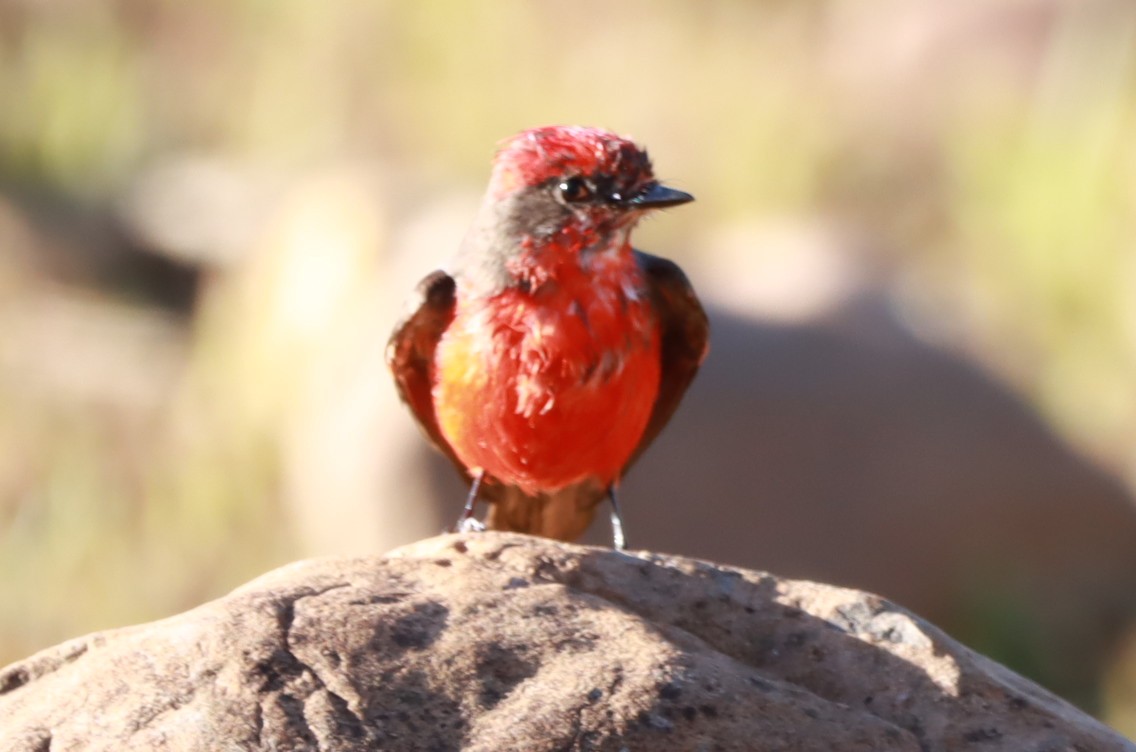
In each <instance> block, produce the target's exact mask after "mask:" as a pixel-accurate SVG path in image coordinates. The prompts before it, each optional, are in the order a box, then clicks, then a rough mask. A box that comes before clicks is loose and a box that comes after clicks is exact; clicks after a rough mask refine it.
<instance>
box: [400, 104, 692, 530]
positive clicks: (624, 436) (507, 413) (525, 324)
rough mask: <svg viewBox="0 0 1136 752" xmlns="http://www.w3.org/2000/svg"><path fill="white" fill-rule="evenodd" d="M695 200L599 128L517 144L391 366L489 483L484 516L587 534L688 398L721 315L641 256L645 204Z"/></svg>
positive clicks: (482, 486) (459, 457) (426, 287)
mask: <svg viewBox="0 0 1136 752" xmlns="http://www.w3.org/2000/svg"><path fill="white" fill-rule="evenodd" d="M691 200H693V197H692V196H691V195H689V194H687V193H683V192H682V191H677V190H674V189H671V188H665V187H663V186H662V185H660V184H659V182H658V181H657V180H655V177H654V175H653V173H652V170H651V163H650V160H649V159H648V158H647V154H646V152H645V151H643V150H641V149H640V148H639V147H637V146H636V145H635V144H634V143H632V142H631V141H629V140H627V139H625V138H621V137H620V136H617V135H615V134H613V133H609V132H607V131H602V130H598V129H593V128H580V127H560V126H557V127H547V128H537V129H534V130H529V131H525V132H523V133H520V134H519V135H517V136H514V137H513V138H512V139H509V140H508V141H506V142H505V143H504V145H503V146H502V148H501V149H500V150H499V151H498V153H497V157H496V159H495V160H494V164H493V173H492V177H491V178H490V181H489V189H488V191H487V192H486V194H485V199H484V201H483V202H482V205H481V209H480V210H479V212H478V214H477V218H476V220H475V221H474V224H473V227H472V229H471V230H470V231H469V233H468V235H467V236H466V238H465V241H464V242H463V243H462V246H461V249H460V251H459V253H458V256H457V258H456V262H455V264H454V265H453V273H452V276H451V275H450V274H446V273H445V272H442V271H436V272H434V273H433V274H431V275H430V276H428V277H426V279H424V280H423V281H422V282H421V284H419V286H418V290H417V293H418V297H417V300H416V301H415V305H414V306H413V308H412V312H411V313H410V315H409V316H407V317H406V318H405V319H404V320H403V321H402V322H400V323H399V324H398V326H396V327H395V330H394V334H393V336H392V337H391V341H390V345H389V346H388V349H387V361H388V364H389V365H390V368H391V372H392V373H393V374H394V379H395V383H396V384H397V387H398V390H399V394H400V395H401V396H402V399H403V400H404V401H405V402H406V403H407V404H408V405H409V406H410V408H411V410H412V411H413V412H414V416H415V417H416V418H417V419H418V423H419V424H420V425H421V427H422V428H423V430H424V431H425V432H426V435H427V436H428V437H429V439H430V440H431V441H432V442H433V443H434V445H435V446H437V447H438V448H439V449H440V450H441V451H442V452H444V453H445V454H446V455H447V456H448V457H449V458H450V459H451V460H452V461H453V463H454V464H455V465H456V466H457V468H458V470H459V471H460V472H461V473H462V474H463V475H464V476H465V477H466V478H467V480H469V481H470V483H471V486H470V491H469V497H468V499H467V501H466V507H465V511H464V513H463V515H462V518H461V519H460V521H459V523H458V528H459V529H470V528H474V529H476V528H480V527H481V525H480V523H477V522H476V520H475V519H474V516H473V513H474V505H475V503H476V501H477V499H478V495H479V493H480V494H481V495H482V497H483V499H484V500H486V501H489V502H491V503H492V506H491V508H490V511H489V514H488V518H487V520H486V525H487V526H488V527H489V528H493V529H498V530H515V531H519V532H526V533H534V534H537V535H544V536H548V537H551V538H559V539H562V540H572V539H575V538H577V537H579V536H580V535H581V534H582V533H583V532H584V530H585V529H586V528H587V527H588V524H589V523H590V522H591V519H592V516H593V514H594V513H595V509H596V506H597V505H598V504H599V503H600V502H601V501H602V500H603V498H604V496H608V497H609V498H610V499H611V502H612V527H613V538H614V542H615V546H616V547H617V548H622V547H623V545H624V539H623V532H622V527H623V525H622V520H621V518H620V513H619V505H618V502H617V500H616V495H615V494H616V486H617V485H618V483H619V480H620V478H621V477H622V475H623V474H624V473H625V472H626V470H627V468H628V466H629V465H630V464H631V463H632V462H634V460H635V459H636V458H637V457H638V456H639V454H640V453H641V452H642V451H643V450H644V449H646V447H647V445H649V444H650V443H651V441H652V440H654V438H655V436H657V435H658V433H659V431H661V430H662V428H663V426H664V425H665V424H666V422H667V421H668V420H669V419H670V417H671V414H672V413H673V412H674V410H675V408H676V407H678V403H679V401H680V400H681V399H682V395H683V393H684V392H685V391H686V388H687V386H689V385H690V382H691V380H692V379H693V378H694V375H695V373H696V372H697V370H698V366H699V365H700V364H701V362H702V359H703V357H704V356H705V355H706V350H707V339H708V334H709V324H708V322H707V320H706V314H705V312H704V311H703V310H702V306H701V305H700V304H699V302H698V298H697V297H696V296H695V294H694V290H693V289H692V288H691V286H690V283H689V282H688V281H687V279H686V276H685V275H684V274H683V273H682V270H681V269H679V267H678V266H677V265H675V264H674V263H672V262H671V261H668V260H666V259H662V258H658V257H656V256H651V255H648V254H646V253H642V252H640V251H636V250H633V249H632V247H631V244H630V241H629V235H630V233H631V230H632V228H633V227H634V226H635V224H636V223H637V222H638V221H639V219H640V218H641V217H642V216H643V215H644V214H645V213H646V212H648V211H650V210H653V209H658V208H662V207H667V206H677V205H678V204H684V203H686V202H688V201H691Z"/></svg>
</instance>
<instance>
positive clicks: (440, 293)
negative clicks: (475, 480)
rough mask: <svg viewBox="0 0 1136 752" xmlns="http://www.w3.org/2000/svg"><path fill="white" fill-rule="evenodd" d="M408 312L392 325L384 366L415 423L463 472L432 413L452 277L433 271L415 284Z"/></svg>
mask: <svg viewBox="0 0 1136 752" xmlns="http://www.w3.org/2000/svg"><path fill="white" fill-rule="evenodd" d="M409 309H410V313H409V314H408V315H407V316H406V317H405V318H403V319H402V321H400V322H399V323H398V324H397V325H396V326H395V328H394V332H393V333H392V334H391V338H390V342H388V343H387V366H388V367H389V368H390V370H391V374H392V375H393V376H394V383H395V386H396V387H397V388H398V394H399V396H400V397H402V401H403V402H405V403H406V404H407V405H408V406H409V407H410V410H411V412H413V413H414V417H415V418H416V419H417V420H418V425H419V426H420V427H421V428H422V431H423V432H424V433H425V434H426V437H427V438H428V439H429V440H430V443H432V444H433V445H434V446H436V447H437V448H438V449H439V450H440V451H441V452H442V453H443V454H445V455H446V456H447V457H449V458H450V461H451V462H453V463H454V466H455V467H457V468H458V471H459V472H461V474H462V475H463V476H465V477H466V478H467V479H468V478H469V473H467V472H466V469H465V467H464V466H463V465H462V463H461V462H460V461H458V458H457V456H455V455H454V450H453V449H452V448H451V447H450V445H449V442H447V441H446V439H445V437H443V436H442V432H441V430H440V429H439V428H438V418H437V416H436V415H435V414H434V400H433V396H432V390H433V387H434V349H435V348H436V347H437V346H438V340H439V339H441V338H442V333H443V332H445V331H446V327H447V326H449V324H450V321H452V320H453V318H454V279H453V277H451V276H450V275H448V274H446V273H445V272H443V271H440V270H439V271H436V272H434V273H432V274H430V275H429V276H427V277H426V278H425V279H423V280H422V281H421V282H419V283H418V287H417V288H415V296H414V298H413V299H412V300H411V301H410V303H409Z"/></svg>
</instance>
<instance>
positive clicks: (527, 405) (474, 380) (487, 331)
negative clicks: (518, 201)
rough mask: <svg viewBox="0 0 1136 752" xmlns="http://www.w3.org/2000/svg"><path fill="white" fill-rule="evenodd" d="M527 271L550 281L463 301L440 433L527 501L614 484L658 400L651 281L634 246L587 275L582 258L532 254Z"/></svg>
mask: <svg viewBox="0 0 1136 752" xmlns="http://www.w3.org/2000/svg"><path fill="white" fill-rule="evenodd" d="M561 256H563V258H561ZM561 261H563V263H560V262H561ZM525 263H531V264H532V268H531V269H528V270H525V269H520V270H518V274H519V275H521V276H522V277H523V276H524V275H525V274H526V273H528V274H534V275H540V276H541V277H542V279H541V280H540V281H541V284H539V285H534V286H532V287H531V288H530V287H529V286H515V287H508V288H505V289H503V290H500V291H498V292H496V293H494V294H492V295H488V296H485V297H477V296H474V297H469V298H465V299H463V298H462V296H461V295H459V297H458V305H457V310H456V312H455V315H454V319H453V320H452V322H451V323H450V325H449V327H448V328H447V330H446V332H445V334H444V335H443V336H442V339H441V341H440V342H439V343H438V347H437V350H436V353H435V369H436V370H435V373H436V374H437V378H436V382H435V386H434V390H433V399H434V408H435V411H436V413H437V416H438V423H439V427H440V429H441V431H442V434H443V435H444V436H445V438H446V440H447V441H448V442H449V443H450V445H451V446H452V447H453V450H454V452H455V453H456V454H457V456H458V458H459V459H460V460H461V461H462V463H463V464H464V465H466V467H468V468H469V469H470V470H471V471H472V472H473V473H475V474H476V473H477V472H478V471H480V470H484V471H486V472H487V473H488V474H489V475H490V476H491V477H493V478H495V479H496V480H498V481H500V482H502V483H504V484H507V485H515V486H517V487H519V488H520V489H521V490H522V491H524V492H525V493H526V494H530V495H532V494H537V493H541V492H545V493H547V492H550V491H555V490H559V489H561V488H563V487H565V486H568V485H570V484H573V483H576V482H579V481H581V480H583V479H585V478H589V477H591V478H595V479H597V480H598V481H599V482H600V483H601V484H602V485H603V486H607V485H608V484H610V483H611V482H612V481H614V480H615V479H616V478H617V476H618V475H619V473H620V471H621V469H622V468H623V466H624V465H625V464H626V463H627V461H628V459H629V458H630V456H631V453H632V452H633V451H634V449H635V447H636V445H637V444H638V442H639V440H640V438H641V437H642V434H643V431H644V429H645V427H646V425H647V421H648V419H649V417H650V415H651V410H652V408H653V406H654V403H655V399H656V396H657V394H658V385H659V370H660V365H659V364H660V357H659V333H658V328H657V325H656V322H655V321H654V319H653V315H652V312H651V308H650V306H649V304H648V301H647V300H646V298H645V292H644V290H645V285H644V281H643V279H642V276H641V273H640V272H639V270H638V268H637V266H636V264H635V261H634V258H633V257H632V252H631V248H630V246H628V245H626V244H624V245H623V246H622V247H620V248H613V249H606V250H604V251H603V252H602V253H597V254H596V255H595V257H594V258H593V259H592V261H591V263H590V266H589V268H587V269H583V268H581V266H580V264H579V259H578V258H576V256H575V253H574V252H573V251H571V250H566V251H564V252H563V253H562V254H561V253H558V252H556V251H551V252H545V253H543V254H542V255H540V256H539V257H538V256H535V255H533V254H522V255H521V256H519V257H518V264H520V265H524V264H525Z"/></svg>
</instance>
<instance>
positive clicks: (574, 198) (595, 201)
mask: <svg viewBox="0 0 1136 752" xmlns="http://www.w3.org/2000/svg"><path fill="white" fill-rule="evenodd" d="M693 198H694V197H693V196H691V195H690V194H688V193H684V192H682V191H678V190H674V189H672V188H667V187H665V186H663V185H661V184H660V183H659V182H658V181H657V180H656V179H655V176H654V172H653V171H652V169H651V160H650V159H649V158H648V156H647V152H646V151H644V150H643V149H640V148H639V147H638V146H637V145H636V144H635V143H634V142H633V141H630V140H629V139H626V138H624V137H622V136H618V135H616V134H614V133H611V132H609V131H605V130H601V129H599V128H584V127H580V126H547V127H543V128H533V129H531V130H527V131H523V132H521V133H519V134H517V135H516V136H513V137H512V138H510V139H508V140H506V141H505V142H504V143H503V144H502V146H501V148H500V150H499V151H498V152H497V157H496V159H495V160H494V162H493V176H492V178H491V179H490V183H489V193H488V200H490V201H492V202H494V203H495V204H496V205H497V206H498V207H500V208H502V209H504V210H505V211H506V212H508V213H509V214H511V215H512V216H510V217H507V218H508V219H511V220H513V222H515V223H516V224H519V225H520V226H522V227H526V226H527V230H528V234H529V235H531V236H534V237H537V238H539V237H540V236H542V235H544V236H547V235H551V234H554V233H555V232H557V231H558V230H560V229H562V228H564V227H574V228H575V229H577V230H581V231H585V232H586V231H594V232H597V233H600V234H603V233H605V232H607V231H611V230H616V229H620V228H628V229H629V228H630V227H631V226H633V225H634V223H635V222H636V221H637V220H638V219H639V218H640V217H641V216H642V215H643V213H644V212H646V211H648V210H651V209H660V208H663V207H667V206H677V205H678V204H683V203H686V202H687V201H691V200H693Z"/></svg>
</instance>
